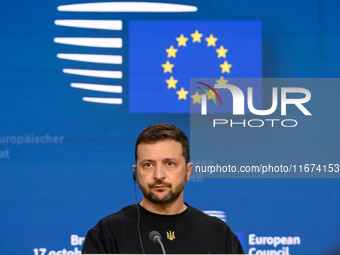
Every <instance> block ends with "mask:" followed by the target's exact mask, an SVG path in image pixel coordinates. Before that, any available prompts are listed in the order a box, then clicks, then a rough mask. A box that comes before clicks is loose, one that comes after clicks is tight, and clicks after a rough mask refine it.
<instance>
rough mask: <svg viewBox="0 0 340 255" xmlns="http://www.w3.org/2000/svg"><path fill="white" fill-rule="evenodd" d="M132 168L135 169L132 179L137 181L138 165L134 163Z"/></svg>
mask: <svg viewBox="0 0 340 255" xmlns="http://www.w3.org/2000/svg"><path fill="white" fill-rule="evenodd" d="M132 169H133V173H132V179H133V180H134V181H137V172H136V170H137V167H136V165H132Z"/></svg>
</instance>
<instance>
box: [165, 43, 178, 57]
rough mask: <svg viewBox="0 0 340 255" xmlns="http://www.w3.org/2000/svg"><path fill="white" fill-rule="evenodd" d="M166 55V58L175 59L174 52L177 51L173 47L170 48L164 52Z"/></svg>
mask: <svg viewBox="0 0 340 255" xmlns="http://www.w3.org/2000/svg"><path fill="white" fill-rule="evenodd" d="M165 51H166V52H167V53H168V58H171V57H173V58H175V57H176V52H177V51H178V50H177V49H175V48H174V46H172V45H171V46H170V48H169V49H166V50H165Z"/></svg>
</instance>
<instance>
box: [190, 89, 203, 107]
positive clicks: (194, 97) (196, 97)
mask: <svg viewBox="0 0 340 255" xmlns="http://www.w3.org/2000/svg"><path fill="white" fill-rule="evenodd" d="M201 97H202V96H201V95H200V94H199V93H198V92H197V91H196V93H195V95H191V98H192V100H193V102H192V103H193V104H196V103H198V104H200V103H201Z"/></svg>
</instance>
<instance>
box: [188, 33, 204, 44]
mask: <svg viewBox="0 0 340 255" xmlns="http://www.w3.org/2000/svg"><path fill="white" fill-rule="evenodd" d="M191 36H192V42H193V43H194V42H201V37H202V36H203V34H200V33H198V30H196V31H195V33H193V34H191Z"/></svg>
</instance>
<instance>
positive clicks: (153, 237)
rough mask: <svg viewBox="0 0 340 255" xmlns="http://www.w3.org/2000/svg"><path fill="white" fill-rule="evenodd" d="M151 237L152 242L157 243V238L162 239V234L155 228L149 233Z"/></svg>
mask: <svg viewBox="0 0 340 255" xmlns="http://www.w3.org/2000/svg"><path fill="white" fill-rule="evenodd" d="M149 239H150V240H151V242H153V243H157V239H159V240H161V241H162V236H161V234H160V233H158V232H157V231H156V230H153V231H151V232H150V233H149Z"/></svg>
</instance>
